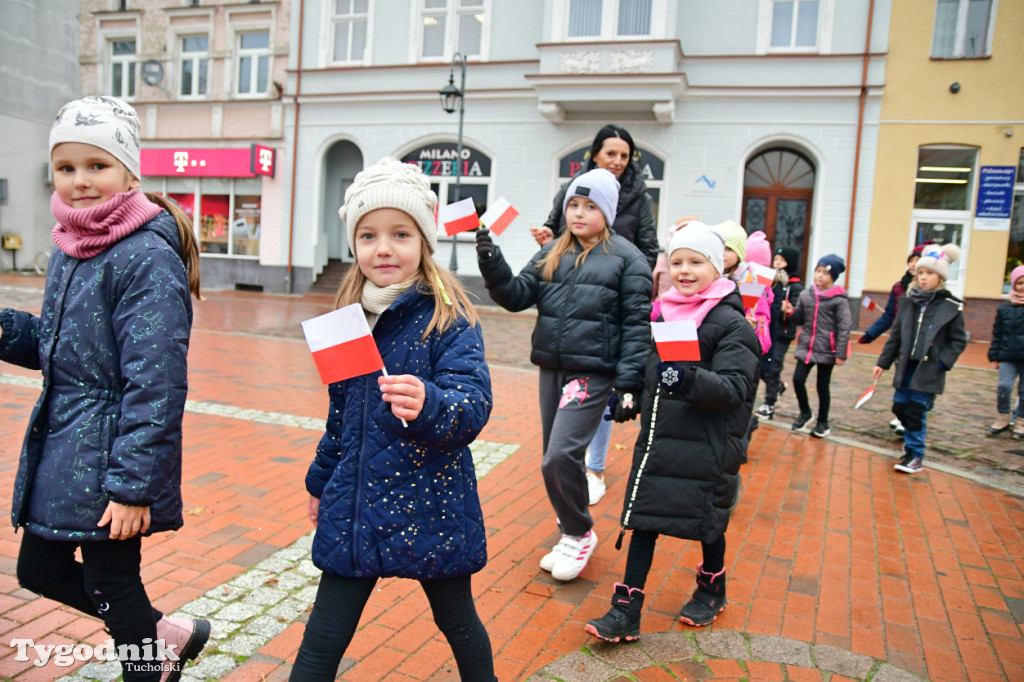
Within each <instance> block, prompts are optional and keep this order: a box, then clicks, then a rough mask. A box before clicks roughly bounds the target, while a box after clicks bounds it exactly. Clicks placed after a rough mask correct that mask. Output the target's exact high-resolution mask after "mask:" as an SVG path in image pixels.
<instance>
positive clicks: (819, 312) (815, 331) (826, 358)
mask: <svg viewBox="0 0 1024 682" xmlns="http://www.w3.org/2000/svg"><path fill="white" fill-rule="evenodd" d="M814 292H815V287H814V285H811V286H808V287H807V288H806V289H804V290H803V291H802V292H800V298H799V299H797V303H796V306H794V308H793V314H792V315H790V316H789V319H790V320H791V321H792V322H793V324H795V325H800V326H801V329H800V338H798V339H797V342H796V353H795V357H796V359H797V360H799V361H800V362H805V363H814V364H816V365H834V364H835V363H836V359H837V358H842V359H843V360H845V359H846V355H847V353H846V349H847V348H848V345H849V343H850V327H851V326H852V325H853V321H852V319H851V316H850V303H849V301H847V300H846V296H845V295H844V294H845V293H846V292H845V291H844V290H843V288H842V287H841V286H834V287H832V288H831V289H829V290H828V291H826V292H825V293H823V294H822V295H821V296H820V297H817V296H815V294H814Z"/></svg>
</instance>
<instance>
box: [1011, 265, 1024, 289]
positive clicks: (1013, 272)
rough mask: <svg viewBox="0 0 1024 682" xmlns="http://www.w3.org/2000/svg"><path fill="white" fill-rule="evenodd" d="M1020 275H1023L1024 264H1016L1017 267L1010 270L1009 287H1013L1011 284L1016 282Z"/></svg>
mask: <svg viewBox="0 0 1024 682" xmlns="http://www.w3.org/2000/svg"><path fill="white" fill-rule="evenodd" d="M1021 277H1024V265H1018V266H1017V267H1015V268H1014V269H1013V270H1011V271H1010V288H1011V289H1012V288H1013V285H1014V284H1016V283H1017V280H1018V279H1020V278H1021Z"/></svg>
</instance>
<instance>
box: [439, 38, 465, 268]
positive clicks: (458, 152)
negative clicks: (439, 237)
mask: <svg viewBox="0 0 1024 682" xmlns="http://www.w3.org/2000/svg"><path fill="white" fill-rule="evenodd" d="M456 66H458V67H459V68H460V69H461V71H462V87H461V88H457V87H455V67H456ZM439 94H440V95H441V108H442V109H444V110H445V111H446V112H448V113H449V114H453V113H455V110H456V109H458V110H459V140H458V142H457V144H456V149H455V201H459V200H460V199H461V198H462V119H463V115H464V114H465V113H466V108H465V106H463V105H464V104H465V100H466V59H465V57H463V56H462V53H461V52H456V53H455V54H454V55H453V56H452V69H451V71H450V72H449V73H448V85H446V86H444V87H443V88H441V91H440V93H439ZM458 247H459V235H458V234H453V235H452V257H451V260H450V261H449V263H448V269H449V270H451V271H452V272H458V270H459V256H458Z"/></svg>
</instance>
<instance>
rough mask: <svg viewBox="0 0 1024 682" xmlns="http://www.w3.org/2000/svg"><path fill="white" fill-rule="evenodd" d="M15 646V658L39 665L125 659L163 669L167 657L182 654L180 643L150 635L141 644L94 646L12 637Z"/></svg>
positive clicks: (132, 666)
mask: <svg viewBox="0 0 1024 682" xmlns="http://www.w3.org/2000/svg"><path fill="white" fill-rule="evenodd" d="M11 648H12V649H17V650H18V653H17V654H15V656H14V660H16V661H32V665H34V666H36V667H37V668H41V667H43V666H44V665H47V664H49V663H52V664H53V665H55V666H58V667H62V668H63V667H67V666H69V665H73V664H74V663H75V662H76V661H101V662H105V661H121V662H122V663H123V664H124V666H125V668H126V669H129V670H133V671H136V672H142V671H153V670H163V663H164V661H177V660H178V654H177V653H176V652H175V651H174V650H175V649H176V648H178V645H177V644H165V643H164V640H162V639H157V640H153V639H150V638H149V637H146V638H144V639H143V640H142V646H141V647H140V646H138V645H137V644H121V645H118V646H116V647H115V646H114V641H113V640H111V639H108V640H107V641H106V642H104V643H103V644H100V645H99V646H98V647H95V648H93V647H91V646H89V645H88V644H36V643H35V642H34V641H33V640H31V639H27V638H26V639H12V640H11ZM33 654H34V658H33Z"/></svg>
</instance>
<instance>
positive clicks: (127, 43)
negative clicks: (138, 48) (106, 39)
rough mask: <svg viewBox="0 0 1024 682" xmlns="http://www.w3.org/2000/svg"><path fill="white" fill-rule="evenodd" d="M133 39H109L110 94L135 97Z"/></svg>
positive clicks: (127, 97)
mask: <svg viewBox="0 0 1024 682" xmlns="http://www.w3.org/2000/svg"><path fill="white" fill-rule="evenodd" d="M135 63H136V61H135V39H133V38H132V39H119V40H111V41H110V94H111V95H113V96H114V97H121V98H123V99H129V100H130V99H132V98H134V97H135Z"/></svg>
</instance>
